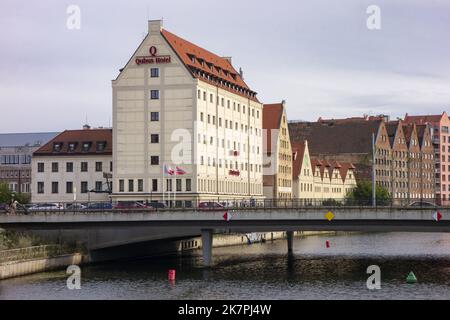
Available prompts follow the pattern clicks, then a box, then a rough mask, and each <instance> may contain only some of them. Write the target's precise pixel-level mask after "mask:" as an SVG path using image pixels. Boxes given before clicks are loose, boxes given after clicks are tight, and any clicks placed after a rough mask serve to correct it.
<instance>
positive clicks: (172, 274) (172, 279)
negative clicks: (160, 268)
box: [169, 269, 175, 281]
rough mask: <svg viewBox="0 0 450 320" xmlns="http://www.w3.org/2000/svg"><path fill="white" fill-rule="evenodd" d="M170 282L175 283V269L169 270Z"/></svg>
mask: <svg viewBox="0 0 450 320" xmlns="http://www.w3.org/2000/svg"><path fill="white" fill-rule="evenodd" d="M169 280H170V281H175V270H174V269H170V270H169Z"/></svg>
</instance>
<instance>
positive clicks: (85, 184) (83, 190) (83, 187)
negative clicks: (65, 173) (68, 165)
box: [81, 181, 89, 193]
mask: <svg viewBox="0 0 450 320" xmlns="http://www.w3.org/2000/svg"><path fill="white" fill-rule="evenodd" d="M88 191H89V190H88V182H87V181H81V193H88Z"/></svg>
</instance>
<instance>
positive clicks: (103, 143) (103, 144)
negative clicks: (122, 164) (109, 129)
mask: <svg viewBox="0 0 450 320" xmlns="http://www.w3.org/2000/svg"><path fill="white" fill-rule="evenodd" d="M105 148H106V141H98V142H97V151H104V150H105Z"/></svg>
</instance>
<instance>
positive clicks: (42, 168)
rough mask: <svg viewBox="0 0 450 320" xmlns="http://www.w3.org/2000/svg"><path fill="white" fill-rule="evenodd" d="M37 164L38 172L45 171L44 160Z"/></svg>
mask: <svg viewBox="0 0 450 320" xmlns="http://www.w3.org/2000/svg"><path fill="white" fill-rule="evenodd" d="M37 166H38V172H44V163H43V162H38V164H37Z"/></svg>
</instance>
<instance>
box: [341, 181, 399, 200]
mask: <svg viewBox="0 0 450 320" xmlns="http://www.w3.org/2000/svg"><path fill="white" fill-rule="evenodd" d="M375 191H376V200H377V204H378V205H387V204H389V203H390V202H391V195H390V194H389V191H388V190H387V189H386V188H385V187H383V186H376V189H375ZM345 202H346V203H347V204H358V205H370V204H371V203H372V183H371V182H369V181H359V182H358V183H357V185H356V187H355V188H354V189H352V190H351V191H349V192H348V194H347V196H346V197H345Z"/></svg>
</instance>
